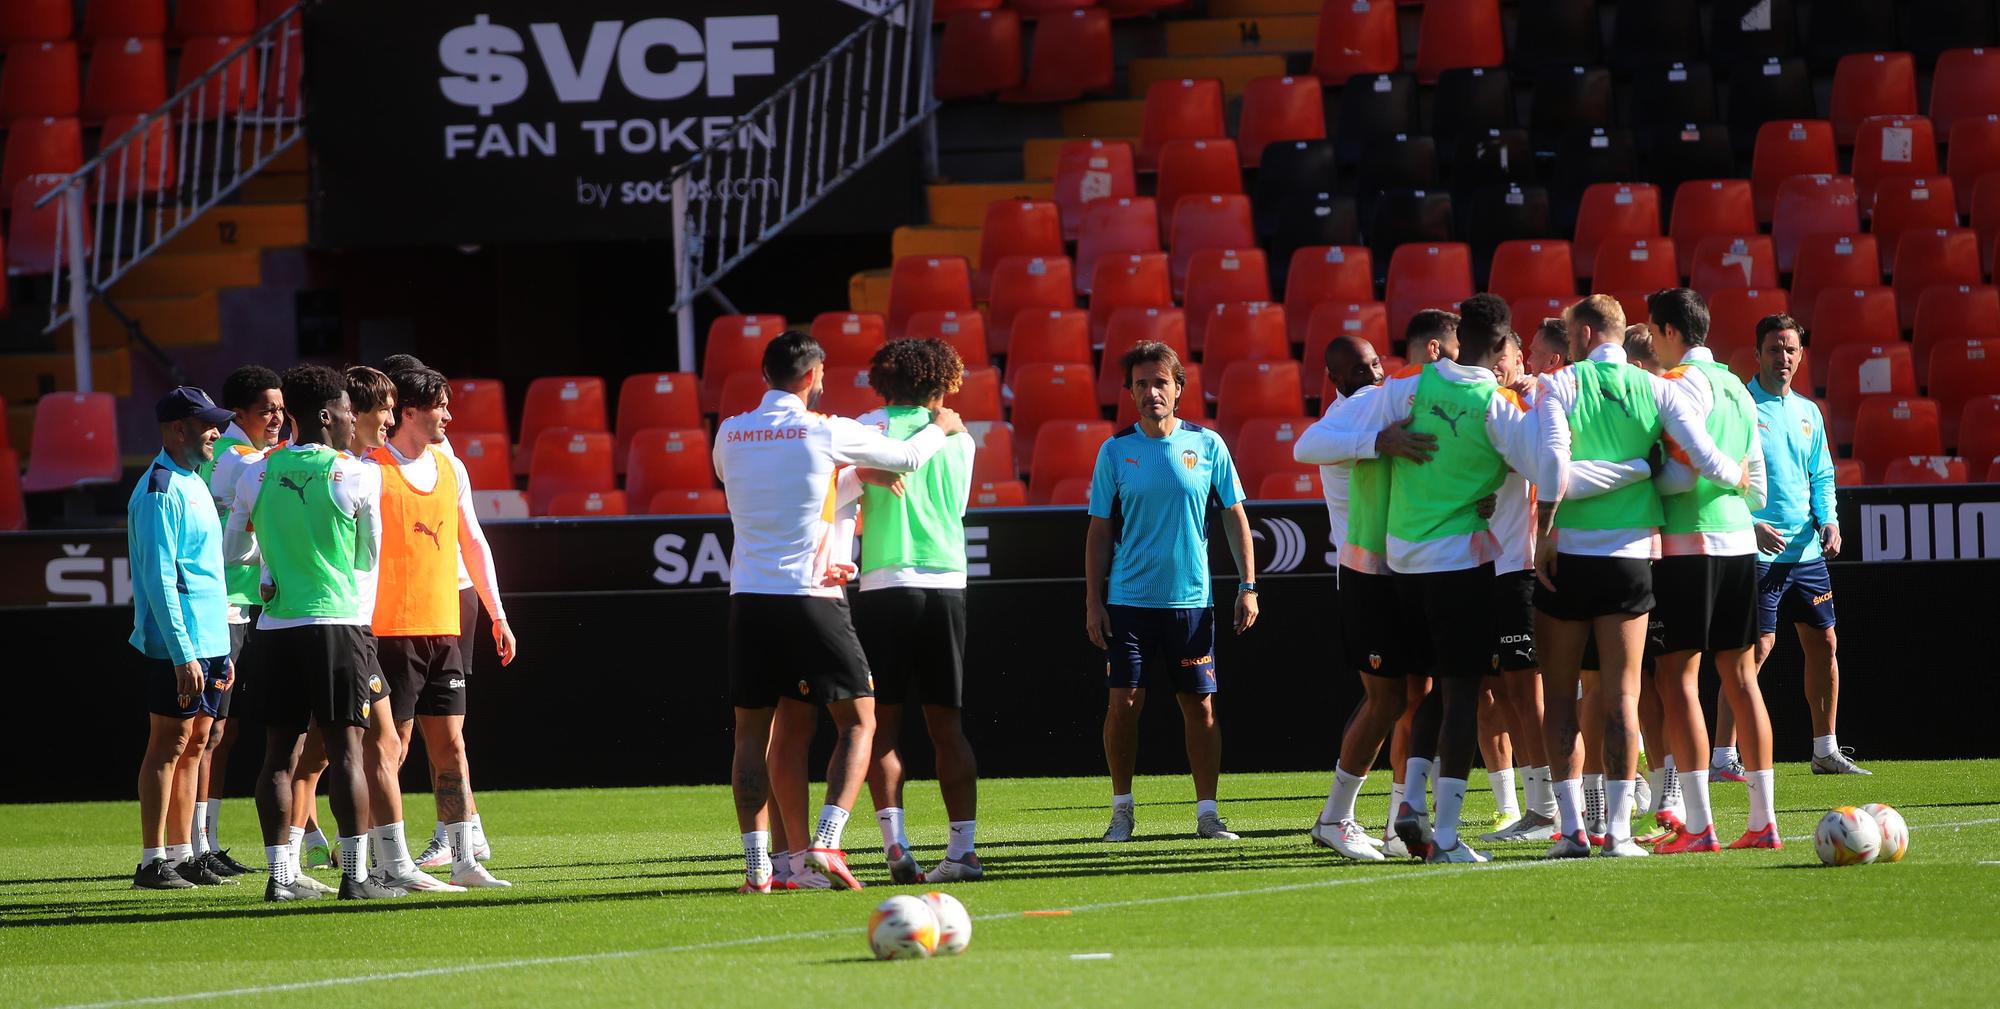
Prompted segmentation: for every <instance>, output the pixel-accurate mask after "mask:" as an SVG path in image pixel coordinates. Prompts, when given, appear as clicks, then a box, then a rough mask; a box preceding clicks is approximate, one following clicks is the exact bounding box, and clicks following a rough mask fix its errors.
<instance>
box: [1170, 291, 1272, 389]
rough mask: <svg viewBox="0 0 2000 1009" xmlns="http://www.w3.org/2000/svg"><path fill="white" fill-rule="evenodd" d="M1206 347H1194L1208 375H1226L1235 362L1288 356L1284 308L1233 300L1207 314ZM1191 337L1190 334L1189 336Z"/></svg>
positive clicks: (1262, 302)
mask: <svg viewBox="0 0 2000 1009" xmlns="http://www.w3.org/2000/svg"><path fill="white" fill-rule="evenodd" d="M1209 314H1210V316H1211V319H1210V321H1209V324H1208V344H1207V345H1206V346H1205V347H1196V348H1195V349H1196V350H1198V351H1200V352H1201V363H1202V366H1203V367H1205V368H1207V369H1208V371H1209V374H1211V375H1227V374H1229V366H1230V365H1232V364H1235V363H1236V362H1238V361H1271V360H1277V359H1280V358H1288V357H1290V356H1291V352H1292V347H1291V343H1290V342H1289V339H1288V337H1287V336H1286V333H1285V309H1284V306H1282V305H1273V304H1271V303H1270V302H1266V301H1232V302H1228V303H1226V304H1220V305H1216V306H1215V307H1214V308H1213V309H1212V310H1211V311H1210V313H1209ZM1190 336H1192V334H1190Z"/></svg>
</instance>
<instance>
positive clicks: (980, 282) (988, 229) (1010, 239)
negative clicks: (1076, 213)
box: [972, 200, 1067, 301]
mask: <svg viewBox="0 0 2000 1009" xmlns="http://www.w3.org/2000/svg"><path fill="white" fill-rule="evenodd" d="M1066 253H1067V250H1066V249H1065V248H1064V247H1063V239H1062V213H1061V211H1059V210H1057V209H1056V205H1055V202H1054V201H1052V200H994V201H993V202H992V203H990V204H988V205H987V207H986V219H985V223H983V224H981V225H980V227H979V269H978V272H976V273H974V274H973V275H972V296H973V298H975V299H978V300H982V301H983V300H985V299H986V297H987V296H988V292H990V291H991V290H992V289H993V271H994V270H996V269H998V268H999V266H1000V261H1001V260H1003V259H1006V258H1007V257H1009V256H1044V257H1048V258H1055V257H1058V256H1062V255H1065V254H1066Z"/></svg>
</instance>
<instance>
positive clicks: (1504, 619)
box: [1493, 571, 1541, 673]
mask: <svg viewBox="0 0 2000 1009" xmlns="http://www.w3.org/2000/svg"><path fill="white" fill-rule="evenodd" d="M1493 648H1494V651H1495V652H1496V653H1497V654H1498V655H1499V658H1500V661H1499V663H1498V664H1497V665H1496V666H1495V667H1494V670H1493V671H1494V672H1496V673H1518V672H1522V671H1524V670H1529V669H1537V668H1540V666H1541V663H1540V662H1539V661H1537V660H1536V658H1535V573H1534V572H1533V571H1508V572H1505V573H1502V574H1498V575H1494V576H1493Z"/></svg>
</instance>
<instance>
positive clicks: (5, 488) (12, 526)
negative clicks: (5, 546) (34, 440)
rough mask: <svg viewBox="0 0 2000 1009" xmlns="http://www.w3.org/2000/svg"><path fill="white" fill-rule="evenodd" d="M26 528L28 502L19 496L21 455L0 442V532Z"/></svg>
mask: <svg viewBox="0 0 2000 1009" xmlns="http://www.w3.org/2000/svg"><path fill="white" fill-rule="evenodd" d="M26 528H28V502H27V500H26V499H25V498H23V497H22V496H21V457H20V456H19V455H17V454H16V453H15V452H14V449H13V447H12V446H10V445H4V444H0V532H17V531H19V530H22V529H26Z"/></svg>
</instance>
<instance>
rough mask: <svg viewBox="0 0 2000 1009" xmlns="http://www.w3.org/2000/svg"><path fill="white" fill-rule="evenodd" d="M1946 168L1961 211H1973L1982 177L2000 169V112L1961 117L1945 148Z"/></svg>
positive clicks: (1968, 212) (1965, 212) (1966, 212)
mask: <svg viewBox="0 0 2000 1009" xmlns="http://www.w3.org/2000/svg"><path fill="white" fill-rule="evenodd" d="M1944 171H1945V174H1946V175H1949V176H1951V187H1952V190H1953V192H1955V193H1957V194H1958V212H1959V213H1960V214H1962V215H1963V214H1970V213H1972V196H1973V190H1974V188H1975V187H1976V186H1978V184H1979V180H1980V179H1982V178H1984V177H1985V176H1988V175H1992V174H1994V173H1995V172H2000V114H1989V115H1984V116H1970V117H1967V118H1965V119H1961V120H1959V122H1958V129H1957V132H1955V133H1954V134H1953V135H1952V139H1951V146H1950V147H1949V148H1947V149H1946V151H1945V162H1944ZM1981 244H1984V243H1981Z"/></svg>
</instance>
